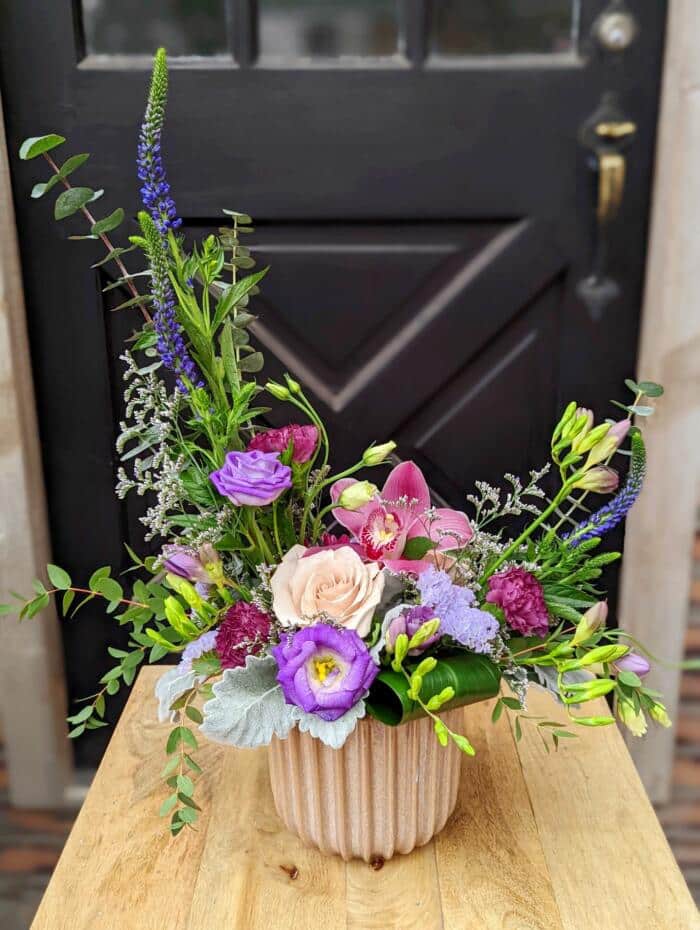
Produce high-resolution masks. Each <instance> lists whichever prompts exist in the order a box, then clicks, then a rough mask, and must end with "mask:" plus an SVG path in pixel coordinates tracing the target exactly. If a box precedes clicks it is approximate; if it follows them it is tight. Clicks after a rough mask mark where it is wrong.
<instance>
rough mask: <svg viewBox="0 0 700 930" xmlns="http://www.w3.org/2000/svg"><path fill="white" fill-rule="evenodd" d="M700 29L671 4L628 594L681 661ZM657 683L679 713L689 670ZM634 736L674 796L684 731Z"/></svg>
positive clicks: (650, 639)
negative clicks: (649, 403) (643, 450)
mask: <svg viewBox="0 0 700 930" xmlns="http://www.w3.org/2000/svg"><path fill="white" fill-rule="evenodd" d="M699 33H700V6H699V5H698V4H697V2H696V0H671V2H670V4H669V12H668V22H667V27H666V49H665V56H664V68H663V82H662V94H661V110H660V116H659V123H658V129H657V157H656V172H655V178H654V186H653V194H652V220H651V228H650V239H649V255H648V260H647V273H646V288H645V298H644V308H643V315H642V328H641V341H640V348H639V361H638V365H637V368H638V373H639V376H640V377H642V378H646V379H649V380H653V381H659V382H661V383H662V384H664V386H665V388H666V393H665V395H664V397H663V398H662V399H661V401H660V402H659V404H658V408H659V409H658V411H657V413H656V415H655V416H654V417H652V419H651V420H650V421H649V424H648V427H647V428H646V440H647V451H648V459H649V466H648V480H647V486H646V487H645V489H644V491H643V493H642V495H641V497H640V499H639V501H638V503H637V504H636V505H635V507H634V509H633V510H632V513H631V514H630V518H629V520H628V522H627V531H626V537H625V558H624V566H623V572H622V588H621V601H620V624H621V626H623V627H624V628H625V629H627V630H629V631H630V632H631V633H633V634H634V635H635V636H638V637H639V638H640V639H641V640H642V641H643V642H644V643H645V644H646V645H647V647H648V648H649V649H650V650H651V651H652V652H653V653H654V654H655V655H659V656H662V657H664V658H665V659H668V660H671V661H674V662H679V661H680V660H682V659H683V656H684V641H685V633H686V627H687V622H688V612H689V601H690V583H691V576H692V563H693V560H692V540H693V535H694V532H695V525H696V513H697V506H698V499H699V495H698V489H699V481H698V479H699V478H700V310H699V309H698V284H699V274H700V234H699V233H698V225H697V217H698V215H699V214H700V171H699V170H698V166H699V165H700V97H699V96H698V88H699V87H700V49H698V47H697V44H696V42H695V38H696V37H697V36H698V34H699ZM630 157H633V156H632V155H630ZM648 682H649V684H650V686H651V687H656V688H658V689H659V690H661V691H663V692H664V695H665V697H666V702H667V706H668V710H669V713H670V715H671V718H672V719H674V720H675V718H676V717H677V713H678V695H679V687H680V672H679V671H678V669H672V668H662V667H660V666H656V667H655V668H654V669H653V671H652V673H651V674H650V675H649V678H648ZM628 742H629V746H630V751H631V753H632V757H633V758H634V761H635V763H636V765H637V768H638V769H639V772H640V775H641V776H642V780H643V781H644V784H645V786H646V788H647V791H648V792H649V794H650V796H651V799H652V800H653V801H657V802H664V801H666V800H668V798H669V793H670V787H671V772H672V767H673V757H674V747H675V731H674V730H662V729H660V728H654V730H653V732H651V733H649V735H648V736H647V737H646V738H645V739H644V740H635V739H634V738H631V739H630V740H629V741H628Z"/></svg>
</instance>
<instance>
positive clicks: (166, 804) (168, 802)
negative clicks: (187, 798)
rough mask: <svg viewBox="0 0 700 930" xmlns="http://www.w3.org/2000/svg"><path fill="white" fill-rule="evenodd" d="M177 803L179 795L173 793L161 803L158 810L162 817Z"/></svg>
mask: <svg viewBox="0 0 700 930" xmlns="http://www.w3.org/2000/svg"><path fill="white" fill-rule="evenodd" d="M176 804H177V795H176V794H171V795H169V797H167V798H166V799H165V800H164V801H163V803H162V804H161V805H160V811H159V812H158V813H159V815H160V816H161V817H167V816H168V814H169V813H170V811H171V810H172V809H173V808H174V807H175V805H176Z"/></svg>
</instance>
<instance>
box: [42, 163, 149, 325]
mask: <svg viewBox="0 0 700 930" xmlns="http://www.w3.org/2000/svg"><path fill="white" fill-rule="evenodd" d="M42 154H43V156H44V158H45V159H46V161H47V162H48V163H49V165H50V166H51V170H52V171H53V173H54V174H55V175H57V176H58V177H59V179H60V182H61V184H62V185H63V186H64V187H65V189H66V190H67V191H68V190H71V188H72V187H73V185H72V184H71V183H70V181H69V180H68V179H67V178H64V177H62V176H61V169H60V168H59V167H58V165H57V164H56V162H55V161H54V160H53V158H51V156H50V155H49V153H48V152H42ZM80 212H81V213H82V214H83V216H84V217H85V219H86V220H87V221H88V223H89V224H90V229H92V227H93V226H94V225H95V223H96V222H97V221H96V220H95V217H94V216H93V215H92V213H90V211H89V210H88V208H87V207H81V208H80ZM99 238H100V239H101V240H102V243H103V245H104V247H105V248H106V249H107V251H108V252H109V253H110V254H111V253H112V252H114V251H115V247H114V245H113V244H112V241H111V240H110V238H109V236H107V234H106V233H100V234H99ZM113 261H114V263H115V265H116V266H117V268H118V269H119V272H120V274H121V276H122V277H123V278H124V284H125V285H126V287H127V288H128V290H129V292H130V294H131V296H132V297H134V298H135V299H136V298H139V299H140V298H141V296H142V295H141V294H140V293H139V292H138V290H137V289H136V285H135V284H134V282H133V281H132V280H131V278H130V276H129V272H128V271H127V269H126V266H125V265H124V262H123V261H122V260H121V258H120V257H119V256H118V255H115V257H114V259H113ZM137 306H138V308H139V310H140V311H141V313H142V314H143V318H144V320H145V321H146V322H147V323H151V322H152V319H151V315H150V313H149V312H148V310H146V307H145V304H143V303H141V302H139V303H138V304H137Z"/></svg>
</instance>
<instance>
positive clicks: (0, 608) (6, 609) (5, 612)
mask: <svg viewBox="0 0 700 930" xmlns="http://www.w3.org/2000/svg"><path fill="white" fill-rule="evenodd" d="M16 613H17V607H16V606H15V605H14V604H0V617H7V616H9V615H10V614H16Z"/></svg>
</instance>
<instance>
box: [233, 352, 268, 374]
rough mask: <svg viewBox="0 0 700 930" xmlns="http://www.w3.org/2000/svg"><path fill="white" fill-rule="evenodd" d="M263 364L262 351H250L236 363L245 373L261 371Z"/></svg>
mask: <svg viewBox="0 0 700 930" xmlns="http://www.w3.org/2000/svg"><path fill="white" fill-rule="evenodd" d="M264 365H265V358H264V356H263V354H262V352H251V354H250V355H246V356H245V357H244V358H242V359H241V360H240V361H239V363H238V367H239V369H240V370H241V371H244V372H246V374H255V373H256V372H258V371H262V369H263V367H264Z"/></svg>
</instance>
